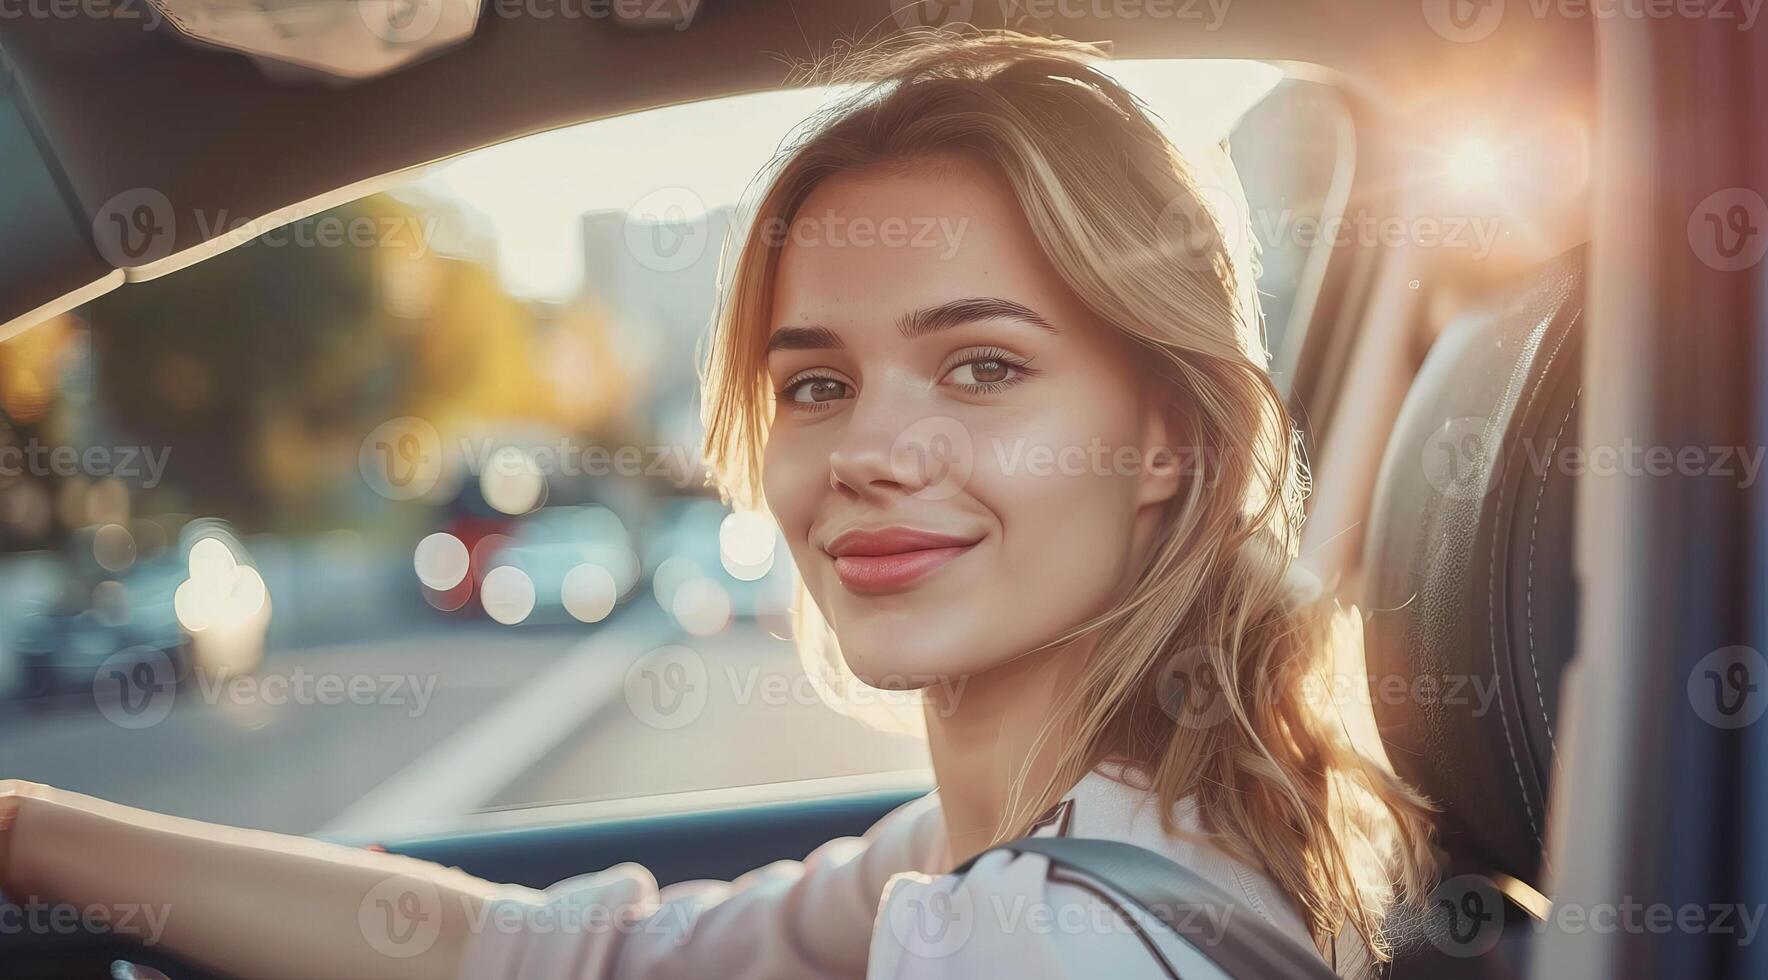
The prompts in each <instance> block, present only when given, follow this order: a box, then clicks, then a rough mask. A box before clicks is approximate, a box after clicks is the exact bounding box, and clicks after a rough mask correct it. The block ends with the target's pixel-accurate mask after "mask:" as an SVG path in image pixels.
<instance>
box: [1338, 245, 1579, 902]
mask: <svg viewBox="0 0 1768 980" xmlns="http://www.w3.org/2000/svg"><path fill="white" fill-rule="evenodd" d="M1583 303H1584V249H1582V248H1580V249H1577V250H1574V251H1572V252H1569V253H1567V254H1565V255H1562V256H1560V257H1559V258H1557V259H1555V260H1554V261H1553V262H1552V263H1550V264H1549V265H1548V266H1547V267H1546V268H1545V269H1544V270H1542V271H1541V272H1539V273H1538V274H1536V275H1534V276H1533V277H1532V278H1531V279H1529V280H1528V281H1527V282H1525V283H1524V284H1523V285H1522V286H1521V287H1520V288H1518V289H1516V290H1514V291H1512V294H1511V295H1510V296H1509V297H1508V298H1507V299H1506V300H1505V301H1503V302H1500V303H1498V304H1495V305H1494V306H1493V307H1491V308H1489V309H1486V310H1483V311H1480V312H1478V313H1474V314H1471V315H1469V316H1466V317H1464V318H1462V319H1460V320H1458V321H1457V322H1455V323H1454V324H1453V325H1452V326H1450V327H1449V329H1447V330H1446V331H1445V332H1444V333H1443V334H1442V336H1441V337H1440V338H1439V339H1438V340H1437V342H1436V343H1435V345H1434V346H1433V347H1432V349H1431V351H1430V354H1429V355H1428V356H1427V357H1426V359H1425V362H1424V365H1423V367H1422V368H1421V369H1420V371H1419V373H1418V377H1417V379H1416V381H1414V383H1413V385H1412V389H1411V392H1410V393H1409V394H1408V395H1407V397H1406V400H1405V404H1404V406H1403V407H1402V408H1401V410H1400V416H1399V420H1398V422H1397V424H1396V425H1395V428H1394V433H1393V436H1392V437H1391V439H1390V441H1389V443H1388V447H1387V452H1386V455H1385V456H1384V457H1383V459H1382V464H1381V474H1380V478H1379V482H1378V483H1377V486H1376V492H1375V499H1374V501H1373V511H1372V513H1371V517H1370V525H1369V531H1368V536H1367V538H1366V539H1365V540H1366V552H1365V555H1364V575H1365V581H1366V583H1367V592H1366V595H1365V597H1364V599H1365V606H1364V608H1365V613H1366V615H1367V616H1368V617H1369V620H1368V622H1367V623H1366V625H1365V637H1366V642H1367V655H1368V668H1369V679H1370V694H1371V697H1372V698H1373V700H1374V706H1375V716H1376V720H1377V722H1378V723H1379V725H1380V729H1381V736H1382V741H1383V743H1384V744H1385V745H1386V748H1387V753H1388V756H1389V759H1390V760H1391V761H1392V763H1393V766H1394V769H1395V771H1396V772H1397V773H1398V774H1399V775H1400V776H1402V777H1404V778H1405V779H1407V780H1409V781H1410V782H1411V783H1412V784H1413V785H1414V786H1416V787H1418V788H1419V789H1420V790H1422V791H1423V792H1424V793H1425V794H1427V795H1428V796H1429V797H1430V798H1431V799H1432V800H1433V801H1434V802H1435V803H1436V804H1437V805H1438V806H1439V807H1440V808H1441V815H1440V819H1439V821H1438V831H1439V834H1440V839H1441V843H1442V846H1443V847H1444V849H1445V850H1446V851H1447V852H1448V853H1449V857H1450V866H1451V868H1453V869H1456V870H1455V871H1452V872H1451V873H1458V872H1459V871H1473V872H1481V873H1491V872H1501V873H1503V874H1506V875H1509V876H1511V877H1513V878H1516V879H1518V880H1520V881H1523V882H1526V883H1529V884H1531V885H1535V886H1537V887H1538V886H1539V883H1540V876H1539V871H1540V868H1541V863H1542V841H1543V839H1544V837H1545V834H1546V816H1547V787H1548V780H1549V777H1550V775H1551V773H1552V771H1553V767H1554V765H1555V759H1554V730H1555V724H1556V722H1557V721H1558V703H1559V687H1560V675H1561V673H1562V671H1563V669H1564V667H1565V665H1566V663H1567V662H1568V661H1569V660H1570V658H1571V655H1572V651H1573V642H1574V637H1575V636H1576V633H1577V617H1578V607H1577V603H1578V596H1577V589H1576V586H1575V583H1574V580H1573V574H1572V523H1573V522H1572V510H1573V504H1574V496H1575V494H1574V487H1575V484H1576V481H1575V479H1574V476H1575V474H1576V472H1577V469H1578V465H1581V457H1580V456H1579V455H1577V454H1576V452H1577V451H1576V450H1575V449H1574V448H1573V447H1576V446H1578V411H1577V409H1578V394H1579V391H1580V377H1579V362H1580V356H1579V351H1580V348H1581V344H1580V335H1581V333H1582V314H1583ZM1568 449H1570V450H1572V454H1570V455H1568V452H1567V451H1568ZM1574 464H1577V465H1574Z"/></svg>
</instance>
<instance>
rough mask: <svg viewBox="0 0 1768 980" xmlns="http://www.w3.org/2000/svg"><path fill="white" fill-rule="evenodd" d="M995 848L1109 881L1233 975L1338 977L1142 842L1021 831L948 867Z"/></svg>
mask: <svg viewBox="0 0 1768 980" xmlns="http://www.w3.org/2000/svg"><path fill="white" fill-rule="evenodd" d="M1001 851H1005V852H1008V853H1013V854H1037V855H1041V856H1042V857H1045V858H1048V859H1049V861H1050V863H1051V864H1052V865H1054V866H1057V867H1060V868H1062V869H1064V870H1066V871H1069V872H1071V873H1075V874H1079V875H1081V876H1082V877H1085V878H1089V879H1092V880H1093V881H1095V882H1097V883H1099V884H1101V885H1105V886H1108V887H1107V888H1106V890H1107V891H1109V892H1113V893H1115V894H1117V895H1118V896H1120V897H1122V898H1125V899H1128V900H1129V901H1131V902H1133V903H1134V904H1135V905H1136V906H1137V907H1138V909H1139V910H1140V911H1141V912H1142V913H1144V916H1147V917H1152V918H1154V919H1155V920H1157V921H1158V922H1159V923H1160V924H1161V925H1164V926H1165V927H1166V928H1167V929H1168V930H1170V931H1171V932H1172V933H1173V934H1174V935H1176V936H1178V937H1179V938H1180V939H1181V940H1183V942H1184V944H1185V945H1187V946H1189V947H1191V948H1192V949H1195V950H1196V951H1198V952H1199V953H1201V954H1202V955H1203V957H1204V958H1205V959H1207V960H1209V961H1210V962H1211V963H1213V964H1215V965H1216V966H1218V967H1220V968H1221V970H1222V972H1224V973H1226V974H1227V975H1228V976H1230V977H1234V978H1235V980H1242V978H1250V980H1264V978H1267V977H1269V978H1274V980H1287V978H1298V980H1336V978H1337V974H1336V973H1334V972H1333V971H1332V970H1331V968H1330V967H1328V966H1327V965H1326V962H1325V961H1324V960H1322V959H1321V958H1320V955H1319V954H1318V953H1317V952H1315V951H1314V950H1313V949H1310V948H1307V947H1304V946H1302V945H1301V944H1299V943H1297V942H1296V941H1295V940H1294V939H1293V938H1291V937H1289V936H1288V935H1286V934H1284V933H1283V932H1281V931H1279V930H1278V928H1277V927H1276V926H1275V925H1272V924H1271V923H1270V922H1268V921H1266V919H1265V918H1264V917H1263V916H1261V915H1259V914H1258V913H1257V912H1255V911H1253V910H1252V909H1251V908H1249V907H1248V906H1247V905H1246V904H1245V903H1244V902H1236V901H1235V900H1234V899H1233V898H1232V897H1230V896H1229V895H1228V893H1227V892H1225V891H1223V890H1222V889H1220V888H1218V887H1217V886H1216V885H1215V884H1214V883H1213V882H1211V881H1209V880H1207V879H1205V878H1203V877H1202V876H1200V875H1198V874H1197V873H1196V872H1195V871H1192V870H1190V869H1189V868H1186V867H1183V866H1182V865H1179V864H1175V863H1174V862H1173V861H1172V860H1171V859H1169V858H1167V857H1166V856H1165V855H1162V854H1157V853H1155V852H1154V851H1151V850H1148V849H1147V848H1145V847H1138V846H1136V845H1135V844H1126V843H1124V842H1123V841H1115V840H1099V839H1095V838H1089V837H1022V838H1020V839H1019V840H1016V841H1009V842H1007V843H1005V844H1000V845H997V846H995V847H992V848H990V849H988V850H986V851H983V852H982V854H978V855H976V856H975V857H973V858H971V859H970V860H968V861H965V862H964V863H963V864H961V865H959V866H958V868H957V870H956V871H954V872H953V873H954V874H957V875H960V876H961V875H963V874H964V873H966V872H968V871H969V870H970V866H971V865H973V864H975V863H976V861H977V859H979V858H981V857H982V856H983V854H994V853H997V852H1001ZM1223 910H1227V911H1226V912H1225V913H1224V912H1223ZM1212 912H1213V913H1214V915H1213V917H1212V916H1211V915H1210V914H1208V913H1212ZM1236 913H1239V914H1236ZM1224 915H1226V916H1227V918H1224ZM1223 922H1225V923H1226V924H1227V926H1228V928H1226V929H1224V930H1222V931H1221V932H1220V934H1217V933H1216V932H1215V931H1214V930H1215V928H1216V927H1217V925H1218V924H1219V923H1223Z"/></svg>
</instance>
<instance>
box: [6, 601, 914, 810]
mask: <svg viewBox="0 0 1768 980" xmlns="http://www.w3.org/2000/svg"><path fill="white" fill-rule="evenodd" d="M648 651H649V652H650V653H649V654H648V655H647V652H648ZM655 651H661V652H655ZM925 764H926V754H925V748H924V746H923V745H922V744H921V743H920V742H919V740H918V739H915V738H912V737H908V736H904V735H893V734H885V733H883V732H879V731H875V730H872V729H868V728H866V727H863V726H861V725H859V724H857V723H856V722H854V721H853V720H852V719H850V718H847V717H843V716H841V715H838V714H836V713H835V712H833V711H831V710H830V709H829V708H828V707H827V706H826V705H824V704H823V703H821V701H820V700H819V699H818V698H817V697H816V695H815V691H814V689H813V688H812V687H811V686H810V685H809V684H808V683H806V680H805V677H804V675H803V672H802V670H801V669H800V668H799V666H798V664H797V661H796V657H795V656H794V654H793V653H792V651H791V649H790V647H789V646H788V645H787V644H786V643H785V642H783V641H781V640H778V639H776V638H774V637H771V636H768V635H767V634H766V633H764V632H763V631H762V630H760V629H759V628H758V627H756V626H755V625H754V624H752V623H738V624H734V625H733V626H732V627H730V628H728V629H727V630H726V631H724V632H723V633H721V634H719V635H717V636H715V637H709V638H708V637H694V638H688V637H684V636H683V635H681V634H680V633H679V632H677V631H675V630H673V629H672V628H671V627H670V626H669V625H668V624H667V623H666V622H665V620H664V618H663V617H662V616H661V615H660V614H656V613H655V611H654V610H653V611H651V612H648V613H647V612H646V611H644V610H643V609H635V610H626V609H624V607H623V610H622V611H617V612H616V615H615V616H614V617H613V618H611V619H610V620H609V621H608V622H607V623H604V624H601V625H599V626H597V627H593V628H591V627H583V628H578V629H566V628H538V627H536V628H515V629H509V628H500V627H495V626H493V625H491V624H488V623H454V622H441V621H439V622H437V623H431V624H426V625H425V626H424V628H422V629H419V630H415V631H414V635H411V636H405V637H400V638H396V639H386V640H377V641H375V642H365V643H351V644H337V645H329V646H317V647H306V648H299V649H292V650H280V651H277V652H275V653H273V654H272V655H271V656H270V658H269V659H267V661H266V662H265V664H264V666H263V667H262V668H261V669H260V670H259V671H258V672H257V673H256V674H255V675H253V676H252V677H250V678H248V679H246V680H245V681H243V682H240V683H237V684H235V685H233V686H229V687H216V686H214V685H212V684H211V685H201V684H187V685H186V686H184V687H182V688H180V689H179V690H178V691H177V692H176V694H175V702H174V703H173V705H172V708H171V710H170V713H169V714H167V715H166V716H165V717H164V718H163V719H161V720H159V721H157V722H156V723H153V724H150V725H147V726H145V727H141V728H128V727H123V726H122V725H119V724H117V723H115V722H113V721H112V720H111V719H110V718H109V717H107V716H106V714H105V713H104V712H101V711H100V710H97V708H96V707H95V706H94V703H93V701H92V700H91V699H82V698H70V699H65V700H63V701H60V702H55V703H48V704H34V703H28V702H13V701H0V776H5V777H14V778H23V779H31V780H37V781H41V782H46V783H51V784H53V785H57V786H61V787H64V788H66V789H70V790H75V791H79V792H84V793H90V794H93V795H96V796H101V797H104V798H107V799H112V800H117V801H119V802H122V803H127V804H130V805H133V806H141V807H146V808H149V809H153V810H157V811H161V812H165V813H172V814H178V815H181V816H189V817H195V818H199V819H204V820H211V821H215V822H219V823H225V824H231V825H235V826H245V827H256V828H261V829H265V830H275V831H280V832H287V833H302V834H306V833H315V832H321V833H324V834H328V835H332V836H340V837H358V838H363V837H393V836H399V835H402V834H408V833H419V832H436V831H437V830H439V829H445V828H447V827H449V826H450V825H452V824H454V823H456V822H458V819H459V818H460V817H461V816H462V815H463V814H470V813H476V812H480V811H486V810H507V809H509V808H512V807H522V806H526V805H529V804H533V803H537V802H561V801H580V800H609V799H619V798H627V797H634V796H648V795H651V794H658V793H673V792H681V791H684V790H698V789H707V788H714V787H730V786H742V785H749V784H754V783H765V782H775V781H781V780H791V779H808V778H817V777H826V776H842V775H851V774H858V773H868V772H880V771H895V770H908V769H917V768H921V767H924V766H925Z"/></svg>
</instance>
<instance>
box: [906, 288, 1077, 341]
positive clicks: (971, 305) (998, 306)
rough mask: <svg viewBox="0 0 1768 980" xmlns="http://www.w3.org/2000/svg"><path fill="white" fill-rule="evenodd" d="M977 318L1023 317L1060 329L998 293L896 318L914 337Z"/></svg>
mask: <svg viewBox="0 0 1768 980" xmlns="http://www.w3.org/2000/svg"><path fill="white" fill-rule="evenodd" d="M976 320H1019V321H1021V322H1023V323H1029V324H1031V325H1032V326H1036V327H1042V328H1043V329H1045V330H1048V331H1050V332H1052V333H1054V332H1055V330H1056V327H1055V325H1053V324H1051V323H1050V321H1049V320H1046V319H1044V317H1043V315H1042V314H1040V313H1038V311H1036V310H1034V309H1032V308H1031V307H1029V306H1026V305H1025V304H1023V303H1015V302H1013V301H1012V300H1010V299H1001V298H999V297H995V296H972V297H970V298H969V299H958V300H953V301H951V302H950V303H941V304H940V305H938V306H929V307H927V308H926V309H924V310H916V311H915V312H913V313H910V314H908V315H907V316H905V317H903V318H902V319H900V320H898V321H896V328H897V329H898V330H900V331H902V335H903V336H904V337H909V338H914V337H920V336H924V335H926V334H930V333H933V332H935V331H939V330H949V329H951V328H952V327H955V326H957V325H959V324H961V323H971V322H974V321H976Z"/></svg>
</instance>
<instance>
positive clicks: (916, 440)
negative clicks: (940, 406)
mask: <svg viewBox="0 0 1768 980" xmlns="http://www.w3.org/2000/svg"><path fill="white" fill-rule="evenodd" d="M973 456H974V453H973V452H972V444H971V439H970V434H969V431H968V430H967V429H966V428H965V426H964V425H963V423H962V422H960V421H959V420H958V419H956V418H953V417H951V416H950V415H943V414H939V413H938V412H937V411H934V410H932V406H930V405H928V404H927V403H926V400H925V399H922V398H917V397H914V393H912V392H904V393H892V392H884V393H879V392H875V391H874V392H863V393H861V394H860V395H859V396H858V397H857V398H856V399H855V404H854V406H853V408H852V409H851V410H850V411H849V413H848V417H847V420H846V428H845V430H844V431H843V432H842V434H841V437H840V439H839V440H838V441H837V443H836V445H835V447H834V449H832V450H831V451H830V452H829V485H830V486H831V487H832V488H833V489H834V490H835V492H837V493H840V494H843V495H845V496H848V497H852V498H854V499H865V498H868V497H875V498H881V497H888V496H904V495H906V496H913V497H917V498H923V499H943V498H946V497H950V496H953V495H954V494H955V493H957V492H958V491H959V490H961V489H962V488H963V484H964V482H965V481H967V480H968V479H969V476H970V472H971V470H972V469H973Z"/></svg>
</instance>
